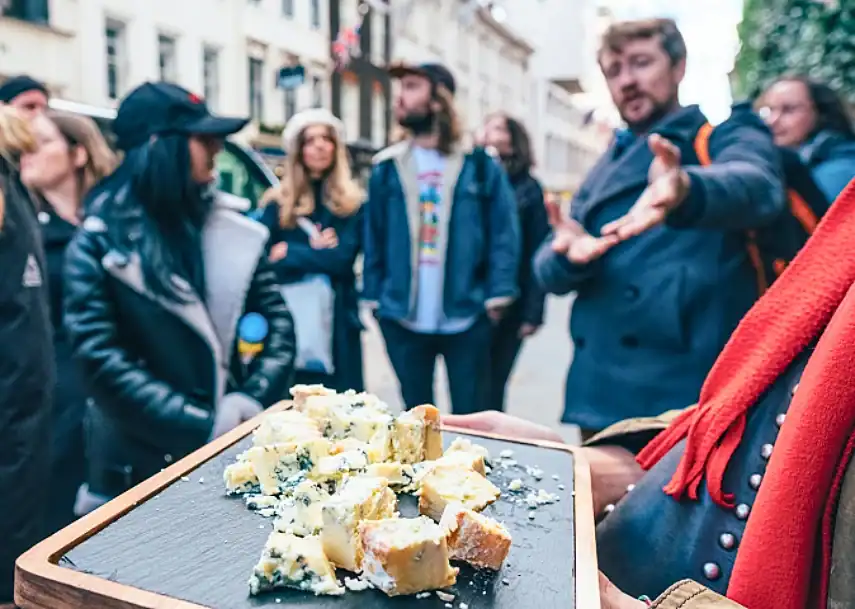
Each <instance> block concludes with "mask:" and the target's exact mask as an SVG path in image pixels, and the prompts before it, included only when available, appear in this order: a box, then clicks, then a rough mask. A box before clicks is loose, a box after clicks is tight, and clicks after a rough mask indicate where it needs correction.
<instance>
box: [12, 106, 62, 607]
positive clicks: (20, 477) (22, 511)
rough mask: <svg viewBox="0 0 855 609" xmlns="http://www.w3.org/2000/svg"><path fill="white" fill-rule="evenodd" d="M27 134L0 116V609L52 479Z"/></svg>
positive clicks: (43, 316) (49, 344)
mask: <svg viewBox="0 0 855 609" xmlns="http://www.w3.org/2000/svg"><path fill="white" fill-rule="evenodd" d="M0 113H9V114H11V113H12V110H9V109H8V108H2V107H0ZM13 131H14V132H15V135H13V134H12V132H13ZM26 133H27V132H26V129H25V126H24V125H23V121H22V119H21V118H20V117H19V116H17V115H15V116H8V117H2V116H0V268H2V269H3V272H2V273H0V605H2V604H3V603H8V602H11V601H12V584H13V578H14V568H15V560H16V559H17V558H18V556H19V555H20V554H22V553H23V552H24V551H26V550H27V549H29V548H30V547H31V546H32V545H34V544H35V543H37V542H38V541H40V540H41V536H42V534H43V526H44V523H43V518H44V513H43V508H44V505H45V502H46V500H47V488H48V487H47V480H48V477H49V476H50V454H49V450H50V439H51V438H50V436H51V429H50V405H51V396H52V392H53V384H54V356H53V341H52V338H51V322H50V314H49V310H48V302H47V289H46V284H45V281H44V272H43V269H44V254H43V252H42V245H41V240H40V236H39V225H38V222H37V221H36V215H35V211H34V209H33V205H32V201H31V200H30V199H29V196H28V195H27V193H26V191H25V190H24V187H23V186H22V185H21V183H20V181H19V179H18V174H17V170H16V168H15V167H14V165H13V163H12V161H11V159H12V157H13V156H17V155H18V154H19V153H20V152H23V150H21V149H20V146H21V145H23V144H25V143H26V142H25V141H24V140H26V139H27V136H26Z"/></svg>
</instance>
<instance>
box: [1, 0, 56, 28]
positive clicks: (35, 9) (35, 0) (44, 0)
mask: <svg viewBox="0 0 855 609" xmlns="http://www.w3.org/2000/svg"><path fill="white" fill-rule="evenodd" d="M3 9H6V10H5V11H4V10H3ZM48 13H49V10H48V0H5V1H4V0H0V15H4V16H6V17H14V18H15V19H20V20H21V21H30V22H32V23H48V21H49V19H48Z"/></svg>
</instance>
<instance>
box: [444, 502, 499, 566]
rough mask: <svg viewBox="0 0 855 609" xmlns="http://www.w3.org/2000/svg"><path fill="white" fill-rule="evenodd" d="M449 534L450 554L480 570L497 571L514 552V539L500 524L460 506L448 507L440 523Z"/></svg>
mask: <svg viewBox="0 0 855 609" xmlns="http://www.w3.org/2000/svg"><path fill="white" fill-rule="evenodd" d="M439 526H440V528H442V529H443V530H444V531H446V533H447V535H448V536H447V543H448V552H449V555H450V556H451V558H452V559H453V560H462V561H465V562H467V563H469V564H470V565H472V566H474V567H477V568H480V569H492V570H494V571H498V570H499V569H501V568H502V563H503V562H505V559H506V558H507V556H508V552H510V549H511V535H510V533H508V530H507V529H506V528H505V527H503V526H502V525H501V524H499V523H498V522H496V521H495V520H492V519H491V518H488V517H487V516H484V515H483V514H478V513H476V512H473V511H472V510H470V509H467V508H466V507H465V506H463V505H461V504H459V503H452V504H449V505H448V506H447V507H446V508H445V512H443V514H442V519H441V520H440V522H439Z"/></svg>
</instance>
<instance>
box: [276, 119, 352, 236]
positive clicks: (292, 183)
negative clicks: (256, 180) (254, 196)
mask: <svg viewBox="0 0 855 609" xmlns="http://www.w3.org/2000/svg"><path fill="white" fill-rule="evenodd" d="M313 126H316V124H315V123H313V124H310V125H307V126H306V127H304V128H303V130H302V131H300V135H299V136H298V137H297V138H296V142H295V144H294V146H293V148H292V149H291V150H288V151H287V152H288V156H287V157H286V158H285V162H284V163H283V164H282V176H281V178H282V179H281V180H280V182H279V185H278V186H274V187H273V188H271V189H269V190H268V191H267V192H266V193H264V196H263V197H262V199H261V205H262V206H266V205H269V204H270V203H276V204H277V205H278V206H279V225H280V226H281V227H282V228H294V227H295V226H296V225H297V219H298V218H301V217H305V216H308V215H310V214H311V213H312V212H314V211H315V207H316V205H317V201H315V195H314V192H313V191H312V187H311V184H310V181H309V177H308V171H307V169H306V165H305V163H304V162H303V144H304V143H305V134H306V130H307V129H308V128H309V127H313ZM327 129H328V130H329V137H330V138H331V139H332V141H333V144H334V146H335V152H334V156H333V164H332V166H331V167H330V169H329V171H328V175H327V177H326V179H325V181H324V194H325V195H326V196H325V197H324V200H323V201H321V204H322V205H323V206H325V207H326V208H327V209H329V210H330V211H331V212H332V213H333V215H335V216H337V217H339V218H347V217H349V216H352V215H353V214H355V213H356V212H357V210H358V209H359V207H360V206H361V205H362V201H363V198H364V195H363V192H362V189H361V188H360V187H359V185H358V184H357V183H356V181H355V180H354V179H353V175H352V173H351V170H350V162H349V161H348V160H347V149H346V147H345V145H344V142H342V141H341V138H340V137H339V135H338V132H337V131H336V130H335V129H334V128H333V127H331V126H327Z"/></svg>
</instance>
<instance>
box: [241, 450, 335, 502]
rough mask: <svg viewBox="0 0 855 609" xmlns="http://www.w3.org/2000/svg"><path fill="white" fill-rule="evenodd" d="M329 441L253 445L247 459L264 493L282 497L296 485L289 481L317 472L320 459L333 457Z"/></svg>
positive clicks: (247, 453)
mask: <svg viewBox="0 0 855 609" xmlns="http://www.w3.org/2000/svg"><path fill="white" fill-rule="evenodd" d="M329 450H330V444H329V441H327V440H325V439H323V438H320V439H312V440H306V441H304V442H294V443H287V444H271V445H269V446H253V447H252V448H250V449H249V450H247V451H246V455H247V460H248V462H249V463H250V464H251V465H252V469H253V471H255V474H256V475H257V476H258V482H259V484H260V486H261V492H262V493H263V494H265V495H279V494H280V493H282V492H283V491H284V490H286V489H287V488H289V487H290V486H292V484H291V483H289V480H291V479H293V478H294V477H295V476H299V475H301V474H303V475H306V474H311V473H313V472H314V471H315V470H316V468H317V465H318V463H319V462H320V460H321V459H322V458H324V457H326V456H327V455H329Z"/></svg>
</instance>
